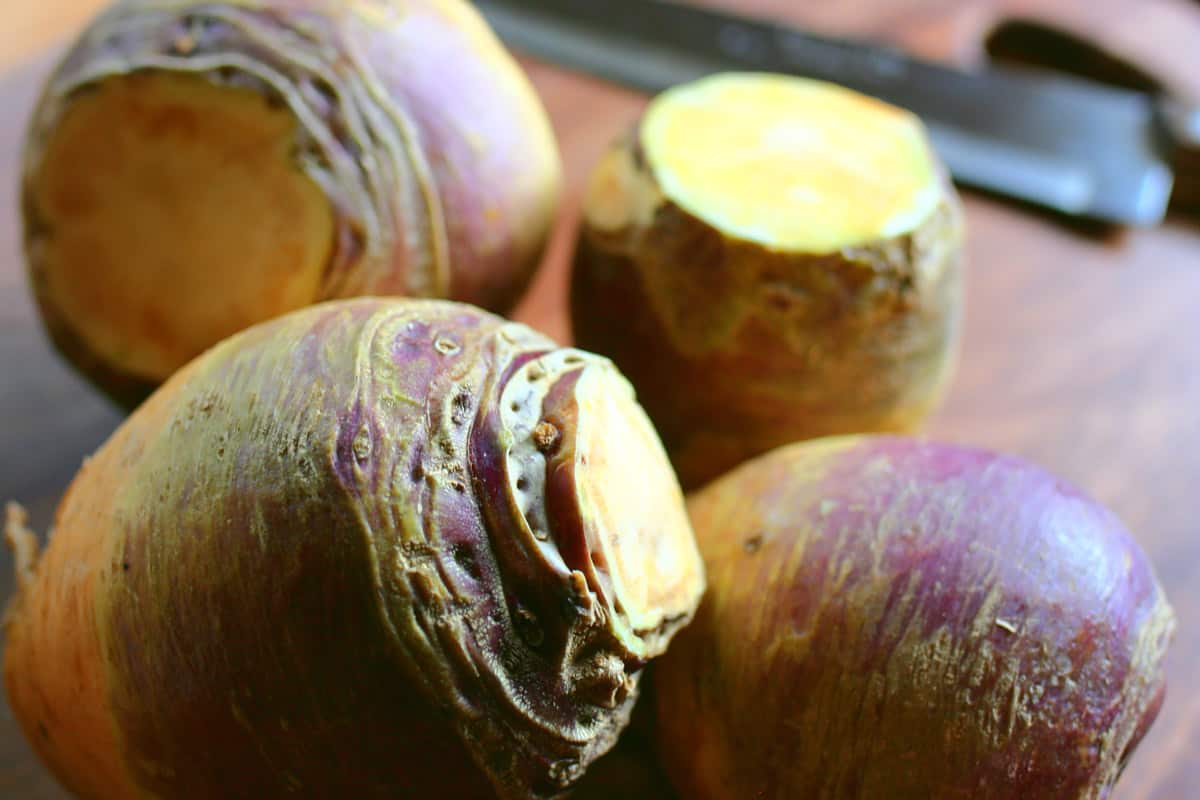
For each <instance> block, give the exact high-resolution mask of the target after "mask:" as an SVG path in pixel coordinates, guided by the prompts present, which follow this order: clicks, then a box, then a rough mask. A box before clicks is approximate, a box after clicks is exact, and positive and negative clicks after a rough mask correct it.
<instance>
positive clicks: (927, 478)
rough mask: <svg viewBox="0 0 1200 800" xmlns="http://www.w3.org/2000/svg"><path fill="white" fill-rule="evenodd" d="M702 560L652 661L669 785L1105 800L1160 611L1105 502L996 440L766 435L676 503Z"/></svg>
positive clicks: (1165, 609)
mask: <svg viewBox="0 0 1200 800" xmlns="http://www.w3.org/2000/svg"><path fill="white" fill-rule="evenodd" d="M688 511H689V513H690V515H691V520H692V524H693V525H694V526H695V530H696V537H697V540H698V541H699V544H700V549H701V552H702V553H703V554H704V560H705V564H706V566H707V569H708V585H709V588H708V593H707V594H706V595H705V598H704V604H703V605H702V607H701V609H700V611H699V613H698V614H697V615H696V619H695V621H694V622H693V623H692V624H691V625H690V626H689V627H688V628H687V629H686V630H685V631H683V632H682V633H681V634H680V636H679V637H678V639H676V641H675V642H674V643H673V644H672V645H671V650H670V652H669V653H668V654H667V656H666V657H665V658H664V659H662V660H661V661H659V662H657V663H656V664H655V667H654V689H655V696H656V699H657V709H658V714H657V722H658V728H659V736H658V745H659V750H660V752H661V753H662V757H663V760H664V762H665V766H666V767H667V771H668V772H669V773H670V775H671V778H672V780H673V781H674V782H675V785H676V788H677V789H678V790H679V792H680V797H682V798H686V799H687V800H746V798H756V799H757V798H762V799H763V800H799V799H800V798H803V799H804V800H910V799H911V800H917V799H918V798H919V799H920V800H956V799H957V798H973V799H974V800H1016V799H1017V798H1019V799H1020V800H1104V798H1107V797H1108V796H1109V792H1110V791H1111V789H1112V786H1113V783H1114V782H1115V781H1116V780H1117V778H1118V776H1119V775H1120V773H1121V769H1122V768H1123V767H1124V765H1125V763H1126V761H1127V760H1128V759H1129V757H1130V756H1131V755H1132V754H1133V751H1134V749H1135V748H1136V747H1137V745H1138V743H1139V742H1140V741H1141V739H1142V737H1143V735H1144V734H1145V733H1146V731H1147V730H1148V729H1149V727H1150V725H1151V724H1152V723H1153V722H1154V719H1155V716H1156V715H1157V714H1158V710H1159V707H1160V705H1161V703H1162V701H1163V697H1164V688H1165V676H1164V656H1165V653H1166V650H1167V646H1168V643H1169V642H1170V639H1171V636H1172V631H1173V630H1174V626H1175V619H1174V615H1173V614H1172V611H1171V607H1170V606H1169V605H1168V603H1167V599H1166V597H1165V596H1164V594H1163V590H1162V587H1161V586H1160V585H1159V583H1158V581H1157V580H1156V578H1155V575H1154V571H1153V568H1152V566H1151V564H1150V562H1149V559H1147V558H1146V554H1145V553H1144V552H1142V550H1141V548H1139V547H1138V545H1137V542H1136V541H1135V540H1134V539H1133V538H1132V537H1131V536H1130V534H1129V532H1128V531H1127V530H1126V529H1125V528H1124V526H1123V525H1122V524H1121V522H1120V521H1119V520H1118V519H1117V518H1116V517H1115V516H1114V515H1113V514H1112V513H1111V512H1109V511H1108V510H1107V509H1105V508H1103V507H1102V506H1100V505H1099V504H1097V503H1096V502H1095V501H1093V500H1091V499H1089V498H1088V497H1086V496H1085V495H1083V494H1082V493H1081V492H1079V490H1077V489H1075V488H1074V487H1072V486H1070V485H1069V484H1067V483H1066V482H1064V481H1062V480H1060V479H1058V478H1056V477H1055V476H1053V475H1050V474H1048V473H1047V472H1046V471H1044V470H1042V469H1039V468H1037V467H1035V466H1034V465H1032V464H1029V463H1027V462H1024V461H1021V460H1020V459H1017V458H1013V457H1011V456H1005V455H1000V454H996V453H989V452H985V451H981V450H974V449H970V448H965V447H959V446H954V445H948V444H937V443H933V442H924V441H919V440H913V439H906V438H901V437H891V436H859V437H839V438H831V439H823V440H816V441H813V442H806V443H802V444H796V445H791V446H789V447H784V448H779V449H776V450H774V451H772V452H770V453H767V454H766V455H763V456H760V457H758V458H756V459H753V460H751V461H749V462H747V463H746V464H744V465H743V466H741V467H739V468H738V469H736V470H734V471H733V472H731V473H729V474H727V475H725V476H723V477H721V478H719V479H717V480H716V481H714V482H713V483H711V484H709V485H708V486H706V487H705V488H704V489H702V490H700V491H699V492H696V493H695V494H693V495H691V496H690V497H689V498H688Z"/></svg>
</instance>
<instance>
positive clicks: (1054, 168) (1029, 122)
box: [476, 0, 1181, 225]
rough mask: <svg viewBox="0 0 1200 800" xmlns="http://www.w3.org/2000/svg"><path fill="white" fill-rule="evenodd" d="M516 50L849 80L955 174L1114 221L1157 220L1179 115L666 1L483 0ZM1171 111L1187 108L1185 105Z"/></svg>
mask: <svg viewBox="0 0 1200 800" xmlns="http://www.w3.org/2000/svg"><path fill="white" fill-rule="evenodd" d="M476 6H477V7H478V8H479V10H480V11H481V12H482V13H483V15H484V17H486V18H487V20H488V21H489V23H490V24H491V25H492V27H493V28H494V29H495V31H496V32H497V34H498V35H499V36H500V38H501V39H502V40H504V41H505V42H506V43H507V44H508V45H509V46H511V47H513V48H514V49H517V50H521V51H524V52H526V53H528V54H530V55H533V56H535V57H539V58H543V59H546V60H548V61H551V62H554V63H557V64H560V65H562V66H566V67H569V68H573V69H577V70H581V71H584V72H587V73H590V74H593V75H596V76H598V77H601V78H604V79H607V80H610V81H614V82H616V83H620V84H623V85H626V86H629V87H632V88H635V89H638V90H641V91H646V92H651V93H653V92H659V91H662V90H664V89H666V88H668V87H670V86H673V85H676V84H679V83H684V82H687V81H691V80H695V79H697V78H700V77H703V76H705V75H709V74H712V73H714V72H723V71H735V70H752V71H766V72H779V73H790V74H795V75H801V76H805V77H809V78H815V79H819V80H826V81H831V82H835V83H840V84H842V85H844V86H848V87H850V88H852V89H856V90H858V91H861V92H863V93H865V94H870V95H873V96H876V97H878V98H880V99H883V100H886V101H888V102H891V103H894V104H896V105H899V106H903V107H905V108H908V109H910V110H912V111H913V112H915V113H916V114H918V115H919V116H920V117H921V118H922V120H923V121H924V122H925V124H926V127H927V128H928V130H929V135H930V140H931V141H932V143H933V146H934V148H935V149H936V150H937V151H938V154H939V155H940V156H941V158H942V160H943V161H944V162H945V163H946V165H947V167H948V168H949V170H950V172H951V174H952V175H953V177H954V178H955V180H956V181H958V182H960V183H962V184H964V185H968V186H973V187H976V188H979V189H984V190H987V191H991V192H994V193H997V194H1000V195H1005V196H1008V197H1012V198H1016V199H1019V200H1023V201H1026V202H1029V203H1033V204H1036V205H1039V206H1043V207H1046V208H1049V209H1052V210H1054V211H1057V212H1060V213H1063V214H1067V215H1071V216H1081V217H1087V218H1092V219H1095V220H1098V221H1103V222H1112V223H1121V224H1133V225H1153V224H1156V223H1158V222H1160V221H1161V220H1162V218H1163V215H1164V214H1165V212H1166V208H1167V204H1168V200H1169V199H1170V195H1171V188H1172V182H1173V177H1172V172H1171V167H1170V165H1169V163H1168V161H1167V159H1166V155H1165V152H1166V149H1167V147H1168V145H1169V144H1170V143H1169V142H1168V141H1167V140H1168V139H1169V133H1170V131H1174V130H1180V129H1181V128H1180V126H1179V125H1178V123H1177V122H1175V121H1173V120H1172V121H1170V124H1166V123H1164V120H1163V113H1164V112H1163V111H1162V110H1161V109H1160V108H1159V103H1158V102H1157V101H1156V100H1155V99H1154V98H1152V97H1150V96H1149V95H1147V94H1144V93H1142V92H1137V91H1130V90H1128V89H1121V88H1114V87H1109V86H1104V85H1101V84H1096V83H1091V82H1088V81H1085V80H1081V79H1077V78H1073V77H1066V76H1047V75H1045V74H1034V73H1029V72H1022V71H1019V70H1006V69H1003V68H999V67H990V68H983V69H979V70H974V71H966V70H960V69H955V68H952V67H947V66H942V65H939V64H935V63H932V62H928V61H922V60H920V59H917V58H913V57H911V56H908V55H906V54H904V53H902V52H900V51H899V50H896V49H894V48H890V47H886V46H881V45H875V44H868V43H865V42H856V41H849V40H841V39H833V38H828V37H824V36H818V35H814V34H811V33H806V32H802V31H798V30H795V29H793V28H789V27H786V26H784V25H782V24H779V23H776V22H772V21H768V20H757V19H749V18H745V17H740V16H736V15H733V14H729V13H724V12H721V11H716V10H712V9H707V8H701V7H698V6H686V5H681V4H678V3H673V2H664V0H605V2H596V1H595V0H476ZM1172 113H1177V112H1176V111H1174V110H1173V112H1172Z"/></svg>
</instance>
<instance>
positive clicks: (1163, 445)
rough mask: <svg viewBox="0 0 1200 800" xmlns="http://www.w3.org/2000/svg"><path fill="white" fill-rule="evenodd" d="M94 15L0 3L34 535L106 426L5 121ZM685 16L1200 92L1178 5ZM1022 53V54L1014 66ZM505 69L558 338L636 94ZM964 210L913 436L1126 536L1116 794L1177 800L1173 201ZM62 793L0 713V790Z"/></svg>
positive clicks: (6, 354)
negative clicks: (1083, 47)
mask: <svg viewBox="0 0 1200 800" xmlns="http://www.w3.org/2000/svg"><path fill="white" fill-rule="evenodd" d="M103 5H104V3H103V2H101V0H49V1H47V0H7V2H5V3H4V5H3V8H2V9H0V500H15V501H18V502H20V503H21V504H23V505H24V506H25V507H26V508H27V509H28V510H29V512H30V517H31V523H32V526H33V527H34V529H35V530H37V531H38V532H39V533H42V534H44V533H45V532H46V530H47V529H48V527H49V525H50V522H51V518H52V514H53V509H54V507H55V504H56V503H57V501H58V498H59V497H60V495H61V493H62V491H63V490H64V488H65V487H66V485H67V483H68V482H69V481H70V479H71V477H72V475H73V474H74V473H75V471H76V469H77V468H78V467H79V464H80V462H81V459H82V458H83V457H84V456H85V455H87V454H88V453H89V452H91V451H92V450H94V449H95V448H96V447H97V446H98V445H99V444H101V443H102V442H103V441H104V439H105V438H106V437H107V436H108V434H109V433H110V432H111V431H112V430H113V429H114V427H115V426H117V425H118V424H119V423H120V421H121V419H122V414H121V412H119V411H118V410H117V409H116V408H115V407H113V406H112V405H111V404H110V403H109V402H108V401H107V400H105V399H104V398H103V397H102V396H100V395H99V394H98V393H96V392H95V391H94V390H93V389H91V388H90V387H89V386H88V385H87V384H86V383H85V382H84V381H83V380H82V379H81V378H80V377H78V376H77V375H76V374H75V373H74V372H72V371H71V369H70V368H68V367H67V366H66V364H65V362H63V361H62V360H61V359H60V358H59V357H58V356H57V355H56V354H55V353H54V351H53V350H52V349H51V347H50V345H49V343H48V341H47V339H46V337H45V335H44V333H43V331H42V329H41V327H40V324H39V320H38V316H37V311H36V308H35V306H34V305H33V303H32V300H31V295H30V292H29V289H28V286H27V283H26V278H25V274H24V265H23V261H22V257H21V250H20V234H19V218H18V213H17V195H16V190H17V186H18V176H19V163H20V148H21V142H22V137H23V132H24V125H25V122H26V117H27V113H28V110H29V108H30V106H31V104H32V103H33V101H34V98H35V96H36V94H37V91H38V88H39V84H40V81H41V80H42V79H43V78H44V76H45V75H46V74H47V72H48V70H49V69H50V67H51V66H52V64H53V62H54V59H55V57H56V56H57V54H59V53H60V52H61V50H62V47H63V46H64V45H65V43H66V42H67V41H68V40H69V37H70V36H72V35H73V33H74V32H76V31H77V30H78V29H79V28H80V27H81V25H82V24H83V23H84V22H85V21H86V20H87V19H88V18H89V17H90V16H91V15H92V14H93V13H94V12H95V11H96V10H97V9H99V8H100V7H102V6H103ZM706 5H710V6H714V7H719V8H724V9H727V10H733V11H736V12H737V13H739V14H753V15H757V16H762V17H768V18H772V19H777V20H782V21H786V22H788V23H789V24H792V25H796V26H800V27H803V28H805V29H808V30H812V31H816V32H820V33H823V34H829V35H837V36H854V37H860V38H865V39H868V40H872V41H877V42H886V43H888V44H890V45H894V46H897V47H899V48H902V49H904V50H905V51H907V52H909V53H911V54H914V55H918V56H921V57H923V58H926V59H930V60H933V61H937V62H943V63H948V64H954V65H957V66H960V67H965V68H973V67H978V66H979V65H982V64H984V63H985V62H986V60H987V59H988V47H987V43H988V41H989V34H991V33H993V32H994V31H995V30H996V29H997V28H998V26H1000V25H1001V24H1002V23H1003V22H1004V21H1006V20H1011V19H1023V20H1036V21H1038V22H1040V23H1044V24H1047V25H1052V26H1055V27H1056V28H1059V29H1061V30H1064V31H1069V32H1070V33H1071V34H1072V35H1074V36H1076V37H1078V39H1080V40H1082V41H1084V42H1086V43H1089V44H1092V45H1094V46H1095V47H1097V48H1099V49H1100V50H1102V51H1104V52H1106V53H1108V54H1109V55H1111V56H1112V57H1113V59H1115V60H1116V62H1117V69H1116V71H1115V72H1112V71H1111V69H1110V68H1111V67H1112V65H1111V64H1107V66H1105V64H1101V63H1099V62H1088V63H1089V64H1091V68H1092V69H1093V70H1095V71H1097V73H1098V75H1097V76H1099V77H1106V78H1109V79H1113V75H1116V76H1117V78H1116V79H1118V80H1120V79H1122V78H1121V77H1120V76H1125V77H1128V76H1129V75H1131V74H1133V75H1135V77H1136V76H1137V75H1145V76H1151V77H1152V79H1153V81H1154V83H1155V87H1156V88H1161V90H1162V92H1163V93H1164V95H1165V96H1170V97H1172V98H1178V99H1180V101H1181V102H1187V101H1196V100H1197V99H1200V46H1198V45H1200V3H1196V2H1194V1H1193V0H1123V1H1118V0H1007V1H1005V0H867V1H866V2H853V3H851V2H841V3H791V2H785V1H784V0H776V1H775V2H772V0H753V1H751V0H745V1H744V2H733V0H727V1H726V2H716V1H715V0H710V2H708V3H706ZM992 41H993V42H994V41H995V39H994V38H993V40H992ZM1009 47H1010V49H1011V50H1012V51H1013V52H1012V53H1010V55H1013V56H1014V57H1017V56H1024V57H1027V58H1028V57H1033V58H1034V60H1041V61H1043V62H1047V63H1050V62H1054V61H1059V62H1063V61H1065V62H1066V63H1065V64H1064V63H1059V64H1057V65H1056V66H1058V67H1060V68H1061V67H1071V66H1072V65H1074V66H1076V67H1079V66H1081V65H1084V62H1083V61H1082V60H1081V59H1079V58H1075V57H1071V56H1070V55H1069V54H1070V53H1071V52H1072V51H1065V50H1063V49H1062V46H1061V44H1052V45H1050V46H1049V47H1047V46H1046V45H1045V43H1044V42H1043V43H1041V44H1039V43H1038V41H1037V40H1033V43H1032V44H1030V40H1028V39H1026V40H1021V39H1017V40H1015V41H1013V42H1009ZM1023 48H1028V49H1029V50H1030V51H1031V52H1024V53H1022V52H1019V51H1021V50H1022V49H1023ZM1064 52H1065V53H1068V57H1066V58H1064V57H1063V54H1064ZM1039 53H1040V56H1039V55H1038V54H1039ZM522 63H523V64H524V65H525V66H526V67H527V69H528V70H529V73H530V75H531V77H532V79H533V81H534V84H535V86H536V87H537V89H538V91H539V92H540V94H541V95H542V98H543V100H544V101H545V103H546V105H547V107H548V109H549V112H550V116H551V118H552V121H553V123H554V126H555V130H556V133H557V135H558V137H559V141H560V146H561V148H562V152H563V157H564V159H565V164H566V169H567V176H568V184H569V192H568V202H567V203H566V204H565V206H564V208H563V210H562V212H561V219H560V225H559V228H558V231H557V234H556V236H555V238H554V240H553V244H552V246H551V248H550V251H549V253H548V255H547V258H546V261H545V264H544V266H543V269H542V271H541V272H540V274H539V276H538V278H537V280H536V282H535V284H534V286H533V288H532V290H531V291H530V293H529V294H528V296H527V297H526V298H525V300H524V301H523V302H522V304H521V305H520V306H519V308H518V309H517V312H516V316H517V318H519V319H521V320H523V321H526V322H528V323H530V324H532V325H534V326H535V327H538V328H541V329H543V330H544V331H546V332H547V333H549V334H550V335H552V336H554V337H556V338H558V339H560V340H567V339H568V338H569V324H568V321H567V317H566V313H565V306H564V300H563V298H564V296H565V292H566V287H567V281H568V275H567V270H566V262H567V259H568V256H569V253H570V250H571V248H572V246H573V229H574V222H575V218H576V215H577V208H578V192H579V188H580V186H581V184H582V181H583V179H584V177H585V176H586V175H587V172H588V170H589V168H590V167H591V165H592V164H593V163H594V162H595V160H596V159H597V157H598V156H599V155H600V153H601V152H602V151H603V149H604V148H605V146H606V145H607V144H608V143H609V142H610V141H611V140H612V139H613V138H614V137H616V136H617V135H619V134H620V133H622V132H623V131H624V130H625V129H626V128H627V127H628V125H630V124H631V122H632V121H633V120H634V119H635V118H636V116H637V115H638V112H639V111H640V109H641V108H642V106H643V104H644V102H645V100H644V97H643V96H642V95H640V94H638V93H637V92H635V91H632V90H630V89H626V88H619V87H617V86H615V85H612V84H608V83H605V82H603V81H601V80H599V79H596V78H592V77H585V76H582V75H580V74H578V73H575V72H572V71H569V70H566V69H563V68H561V67H558V66H552V65H550V64H549V63H546V62H543V61H540V60H537V59H535V58H531V57H524V58H523V62H522ZM1105 63H1107V62H1105ZM1122 65H1124V66H1122ZM1126 67H1131V68H1133V69H1134V70H1135V72H1132V73H1131V72H1130V70H1129V69H1128V68H1126ZM1105 70H1109V71H1108V72H1105ZM1084 71H1086V70H1084ZM1101 73H1102V74H1101ZM1118 155H1119V154H1114V157H1118ZM965 199H966V205H967V214H968V226H969V237H970V238H969V246H968V252H969V268H970V277H969V284H968V285H969V290H968V296H969V300H968V308H967V323H966V335H965V339H964V344H963V350H962V356H961V362H960V365H959V368H958V373H957V376H956V378H955V382H954V384H953V387H952V389H951V392H950V396H949V399H948V400H947V402H946V403H945V405H944V406H943V408H942V409H941V410H940V411H939V412H938V413H937V415H936V416H935V417H934V419H933V421H932V423H931V425H930V426H929V429H928V433H929V435H931V436H934V437H937V438H942V439H948V440H952V441H959V442H965V443H970V444H974V445H980V446H985V447H990V448H995V449H1002V450H1006V451H1009V452H1013V453H1016V454H1018V455H1021V456H1024V457H1027V458H1030V459H1032V460H1034V461H1036V462H1039V463H1041V464H1042V465H1044V466H1045V467H1047V468H1049V469H1050V470H1052V471H1054V472H1056V473H1058V474H1060V475H1062V476H1063V477H1064V478H1066V479H1068V480H1070V481H1073V482H1074V483H1076V484H1078V485H1080V486H1082V487H1084V488H1085V489H1086V490H1087V491H1089V492H1090V493H1092V494H1093V495H1095V496H1096V497H1097V498H1098V499H1099V500H1100V501H1102V502H1103V503H1105V504H1107V505H1108V506H1110V507H1111V508H1112V509H1113V510H1115V511H1116V512H1117V513H1118V514H1119V515H1120V516H1121V517H1122V518H1123V519H1124V520H1125V521H1126V523H1127V524H1128V525H1129V526H1130V528H1131V529H1132V530H1133V531H1134V532H1135V534H1136V535H1137V537H1138V539H1139V541H1140V542H1141V544H1142V545H1143V546H1144V547H1145V548H1146V550H1147V552H1148V553H1149V554H1150V556H1151V559H1152V560H1153V562H1154V563H1155V565H1156V568H1157V569H1158V570H1159V574H1160V577H1161V579H1162V581H1163V583H1164V584H1165V585H1166V587H1167V591H1168V594H1169V596H1170V599H1171V601H1172V603H1173V605H1174V606H1175V608H1176V611H1177V613H1178V616H1179V633H1178V635H1177V639H1176V643H1175V646H1174V649H1173V652H1172V654H1171V657H1170V659H1171V660H1170V667H1169V675H1170V677H1169V682H1168V686H1169V688H1168V696H1167V702H1166V706H1165V708H1164V711H1163V713H1162V715H1161V717H1160V720H1159V722H1158V724H1157V725H1156V727H1155V728H1154V729H1153V730H1152V732H1151V734H1150V736H1149V738H1148V739H1147V741H1146V742H1145V744H1144V745H1143V746H1142V747H1141V749H1140V750H1139V752H1138V754H1137V756H1136V757H1135V758H1134V759H1133V762H1132V764H1131V766H1130V768H1129V770H1128V774H1127V776H1126V778H1125V779H1124V780H1123V781H1122V783H1121V785H1120V786H1119V788H1118V791H1117V793H1116V795H1115V797H1116V798H1118V800H1132V799H1133V798H1153V799H1154V800H1179V799H1180V798H1185V797H1192V796H1195V791H1196V790H1195V786H1196V785H1197V784H1200V735H1198V734H1200V730H1198V729H1200V672H1198V671H1197V670H1196V669H1195V664H1196V663H1197V660H1198V659H1200V535H1197V534H1198V533H1200V531H1197V520H1198V519H1200V492H1198V491H1197V488H1196V487H1197V486H1200V231H1198V228H1197V226H1196V224H1195V221H1194V219H1195V218H1194V217H1192V216H1189V214H1187V213H1183V211H1181V210H1178V209H1174V210H1172V211H1171V212H1170V213H1168V215H1167V216H1166V218H1165V219H1164V220H1163V221H1162V222H1159V223H1156V224H1153V225H1150V226H1146V227H1137V228H1128V229H1126V228H1122V227H1114V226H1106V225H1097V224H1095V223H1094V222H1084V221H1080V220H1072V219H1069V218H1064V217H1062V216H1061V215H1055V214H1048V213H1046V212H1044V211H1042V210H1039V209H1036V208H1033V207H1031V206H1030V205H1028V204H1023V203H1014V202H1010V201H1007V200H1004V199H1001V198H998V197H995V196H992V195H990V194H985V193H979V192H971V191H967V192H966V193H965ZM11 585H12V582H11V558H10V556H9V555H8V554H7V553H6V554H5V555H3V556H2V557H0V598H7V597H8V596H9V594H10V592H11ZM63 796H64V795H63V794H62V793H61V792H60V790H58V789H56V788H55V787H54V785H53V783H52V781H51V780H50V779H49V778H48V777H47V775H46V774H45V772H44V770H43V769H42V767H41V766H40V765H38V763H37V762H36V761H35V759H34V758H33V756H32V755H31V753H30V751H29V750H28V748H27V746H26V744H25V743H24V741H23V739H22V738H21V736H20V734H19V731H18V729H17V726H16V724H15V722H14V721H13V720H12V718H11V716H10V715H9V713H8V710H7V706H5V705H3V704H0V798H29V799H30V800H33V799H35V798H39V799H40V798H60V797H63Z"/></svg>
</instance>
